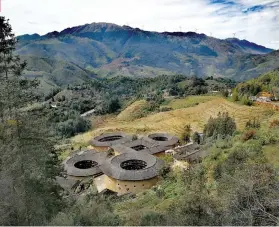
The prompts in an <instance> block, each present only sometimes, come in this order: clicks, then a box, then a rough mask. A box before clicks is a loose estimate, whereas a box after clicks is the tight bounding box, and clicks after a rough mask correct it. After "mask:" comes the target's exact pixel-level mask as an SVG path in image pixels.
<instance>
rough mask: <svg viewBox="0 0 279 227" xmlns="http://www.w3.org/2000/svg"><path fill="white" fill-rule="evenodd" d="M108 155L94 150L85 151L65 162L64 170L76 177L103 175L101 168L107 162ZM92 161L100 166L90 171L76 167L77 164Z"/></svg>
mask: <svg viewBox="0 0 279 227" xmlns="http://www.w3.org/2000/svg"><path fill="white" fill-rule="evenodd" d="M106 157H107V154H106V153H105V152H96V151H94V150H88V151H83V152H80V153H78V154H75V155H73V156H72V157H70V158H68V159H67V160H65V162H64V168H65V170H66V171H67V174H68V175H70V176H75V177H86V176H94V175H98V174H101V173H102V171H101V169H100V166H101V165H102V163H103V162H104V161H105V159H106ZM83 160H90V161H94V162H97V163H98V165H97V166H94V167H92V168H89V169H79V168H76V167H75V163H77V162H80V161H83Z"/></svg>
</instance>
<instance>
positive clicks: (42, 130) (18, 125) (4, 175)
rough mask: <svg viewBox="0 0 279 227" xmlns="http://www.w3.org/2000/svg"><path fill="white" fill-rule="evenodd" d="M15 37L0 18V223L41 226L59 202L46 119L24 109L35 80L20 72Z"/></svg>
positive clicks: (23, 65)
mask: <svg viewBox="0 0 279 227" xmlns="http://www.w3.org/2000/svg"><path fill="white" fill-rule="evenodd" d="M15 45H16V38H15V36H14V34H13V33H12V28H11V25H10V24H9V21H8V20H6V19H5V18H4V17H0V107H1V109H0V194H1V199H0V217H1V218H0V225H42V224H45V223H47V221H48V220H49V219H50V218H51V217H52V215H53V214H55V213H56V212H57V211H58V210H59V208H60V205H61V199H60V195H59V192H60V188H59V187H58V186H57V185H56V184H55V180H54V177H55V175H56V174H57V171H58V168H57V157H56V155H55V152H54V149H53V145H52V143H51V141H49V139H48V136H47V134H48V133H46V131H47V130H46V129H47V126H46V122H45V121H44V119H43V117H42V116H40V115H38V114H37V112H35V111H29V110H28V109H27V108H26V107H27V106H28V105H30V104H32V102H33V101H35V100H34V98H35V95H34V91H35V90H36V87H37V86H38V81H36V80H33V81H32V80H27V79H25V78H24V77H23V76H22V73H23V70H24V69H25V67H26V63H25V62H21V61H20V58H19V57H18V56H15V55H14V53H13V52H14V50H15Z"/></svg>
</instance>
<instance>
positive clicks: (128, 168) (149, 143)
mask: <svg viewBox="0 0 279 227" xmlns="http://www.w3.org/2000/svg"><path fill="white" fill-rule="evenodd" d="M178 142H179V140H178V138H177V137H175V136H170V135H168V134H166V133H156V134H151V135H149V136H145V137H142V138H140V139H136V140H133V137H132V136H130V135H126V134H124V133H122V132H119V133H108V134H104V135H101V136H97V137H95V138H94V139H92V140H91V141H90V143H91V145H92V146H93V147H94V148H95V149H96V150H88V151H83V152H79V153H76V154H74V155H73V156H72V157H70V158H68V159H67V160H66V161H65V162H64V165H65V170H66V172H67V175H68V176H72V177H87V176H94V177H97V176H100V175H102V174H104V175H105V176H107V177H108V178H109V179H110V180H109V181H123V182H129V181H130V182H134V187H136V183H135V182H139V181H146V180H149V179H154V178H156V177H157V176H158V175H159V170H160V169H161V168H162V167H163V164H164V163H163V161H162V160H161V159H158V158H157V157H156V156H158V155H160V154H164V153H165V151H166V150H168V149H169V148H172V147H175V146H176V145H177V144H178ZM109 149H112V150H113V151H114V156H112V157H109V156H108V153H107V152H102V151H107V150H109ZM151 181H152V180H151ZM153 181H154V180H153ZM154 182H155V181H154ZM126 184H127V183H125V186H127V185H126ZM117 185H118V186H119V190H120V189H121V187H120V183H119V182H118V184H117ZM142 186H144V184H142ZM123 187H124V186H123ZM128 190H129V188H127V191H128Z"/></svg>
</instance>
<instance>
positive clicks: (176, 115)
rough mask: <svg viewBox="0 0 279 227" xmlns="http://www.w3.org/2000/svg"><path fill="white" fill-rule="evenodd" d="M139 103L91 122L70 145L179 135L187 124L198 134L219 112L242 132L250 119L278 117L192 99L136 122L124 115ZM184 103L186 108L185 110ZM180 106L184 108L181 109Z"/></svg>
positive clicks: (265, 122)
mask: <svg viewBox="0 0 279 227" xmlns="http://www.w3.org/2000/svg"><path fill="white" fill-rule="evenodd" d="M193 99H195V100H196V101H195V103H196V104H195V105H194V106H191V105H189V103H193ZM142 104H143V102H136V103H134V104H132V105H131V106H129V107H127V109H126V110H124V111H123V112H122V113H120V114H119V115H118V117H106V118H102V119H103V120H102V121H101V120H100V119H95V121H96V122H98V125H97V127H96V128H95V129H94V130H93V131H90V132H87V133H85V134H81V135H77V136H76V137H74V138H73V143H74V144H79V143H81V144H88V141H89V140H90V139H91V138H92V137H93V136H96V135H98V134H100V133H103V132H109V131H125V132H127V133H137V134H148V133H150V132H158V131H159V132H169V133H173V134H175V135H177V136H180V135H181V133H182V131H183V127H184V126H185V125H187V124H190V125H191V127H192V129H193V130H194V131H202V130H203V128H204V125H205V124H206V123H207V120H208V119H209V118H210V116H212V117H215V116H217V114H218V113H219V112H228V113H229V114H230V116H232V117H233V118H234V119H235V120H236V124H237V128H238V129H240V130H243V129H244V128H245V124H246V122H247V121H249V119H253V118H254V117H256V118H259V119H260V122H261V123H262V124H263V125H269V122H270V121H271V120H272V119H275V118H278V117H279V113H278V112H273V111H271V110H269V109H266V108H262V107H255V106H252V107H248V106H244V105H239V104H236V103H233V102H230V101H227V100H226V99H224V98H221V97H217V96H216V97H212V96H193V97H189V98H186V99H175V100H173V101H172V103H170V105H171V106H172V107H175V106H176V107H175V108H176V109H174V110H172V111H168V112H160V113H152V114H149V115H148V116H146V117H143V118H138V119H135V118H134V117H133V118H131V117H130V115H129V114H128V113H129V112H130V113H131V114H133V116H135V110H138V111H140V110H141V106H142ZM187 104H188V106H190V107H187ZM181 106H182V108H181ZM183 106H185V107H186V108H185V107H184V108H183ZM131 110H132V111H131ZM124 116H125V117H126V118H124ZM124 119H125V120H124ZM93 122H94V121H93ZM100 122H101V123H100ZM93 124H94V123H93Z"/></svg>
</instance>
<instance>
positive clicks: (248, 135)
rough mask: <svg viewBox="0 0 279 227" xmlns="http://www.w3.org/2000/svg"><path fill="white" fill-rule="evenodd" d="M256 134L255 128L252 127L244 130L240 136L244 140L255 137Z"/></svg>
mask: <svg viewBox="0 0 279 227" xmlns="http://www.w3.org/2000/svg"><path fill="white" fill-rule="evenodd" d="M256 134H257V132H256V130H254V129H252V130H248V131H246V132H244V134H243V136H242V139H243V140H244V141H247V140H251V139H255V138H256Z"/></svg>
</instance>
